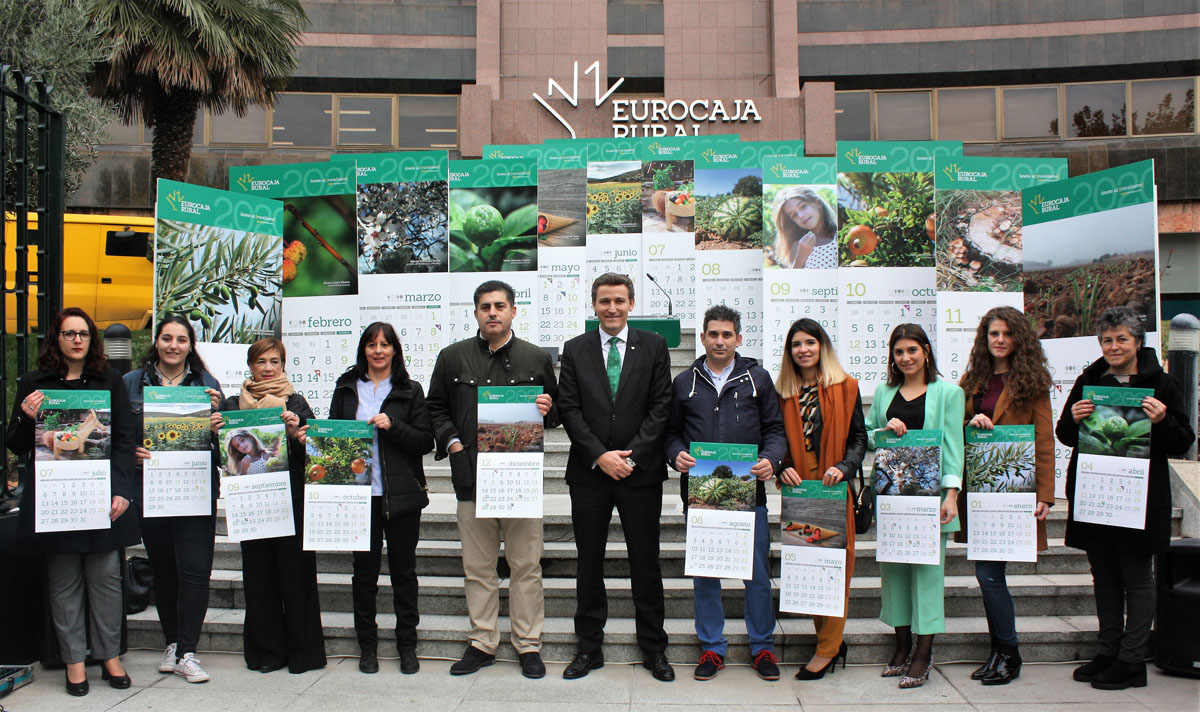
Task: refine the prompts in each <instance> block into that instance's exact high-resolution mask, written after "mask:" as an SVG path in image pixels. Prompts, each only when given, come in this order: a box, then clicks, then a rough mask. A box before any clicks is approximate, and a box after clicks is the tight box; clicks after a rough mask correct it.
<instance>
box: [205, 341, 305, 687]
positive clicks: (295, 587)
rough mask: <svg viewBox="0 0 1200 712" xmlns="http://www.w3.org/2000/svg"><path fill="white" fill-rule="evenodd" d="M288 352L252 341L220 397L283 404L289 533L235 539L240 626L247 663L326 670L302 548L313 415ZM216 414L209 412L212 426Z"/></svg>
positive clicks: (243, 404) (246, 404)
mask: <svg viewBox="0 0 1200 712" xmlns="http://www.w3.org/2000/svg"><path fill="white" fill-rule="evenodd" d="M286 363H287V349H286V348H285V347H284V345H283V342H282V341H280V340H279V339H274V338H266V339H259V340H258V341H255V342H254V343H253V344H251V345H250V348H249V350H248V351H247V352H246V364H247V365H248V366H249V367H250V378H248V379H247V380H246V381H245V382H244V383H243V384H242V391H241V393H239V394H238V395H236V396H230V397H229V398H226V399H225V403H224V404H223V405H222V406H221V410H222V411H230V410H250V409H252V408H283V422H284V424H285V425H286V426H287V435H288V474H289V475H290V476H291V486H292V518H293V521H294V523H295V527H296V533H295V534H293V535H292V536H280V537H274V538H271V539H252V540H249V541H243V542H242V581H243V583H244V584H245V587H246V622H245V625H244V626H243V627H242V641H243V646H244V649H245V652H244V656H245V659H246V667H248V668H249V669H251V670H258V671H259V672H264V673H265V672H273V671H275V670H278V669H280V668H282V667H283V666H284V665H286V666H287V669H288V672H291V673H302V672H306V671H308V670H316V669H319V668H323V667H325V635H324V630H323V629H322V627H321V602H320V599H319V594H318V591H317V554H316V552H313V551H304V548H303V542H304V537H303V534H302V531H303V523H304V499H303V495H304V439H305V431H306V430H308V426H307V425H305V423H306V422H307V421H308V420H309V419H310V418H312V417H313V412H312V408H310V407H309V405H308V401H306V400H304V396H302V395H300V394H299V393H296V392H295V390H294V389H293V388H292V383H291V381H289V380H288V377H287V374H286V373H284V364H286ZM220 418H221V415H220V414H219V413H214V414H213V423H214V425H216V424H218V423H219V422H220Z"/></svg>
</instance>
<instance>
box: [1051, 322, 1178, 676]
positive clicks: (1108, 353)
mask: <svg viewBox="0 0 1200 712" xmlns="http://www.w3.org/2000/svg"><path fill="white" fill-rule="evenodd" d="M1096 333H1097V334H1098V336H1099V339H1100V349H1101V351H1102V352H1103V356H1102V358H1100V359H1099V360H1098V361H1096V362H1095V363H1093V364H1092V365H1091V366H1088V367H1087V368H1086V369H1084V371H1083V373H1082V374H1080V375H1079V378H1078V379H1076V380H1075V385H1074V387H1073V388H1072V389H1071V394H1070V396H1069V397H1068V398H1067V403H1066V405H1065V406H1064V408H1063V412H1062V416H1061V417H1060V418H1059V420H1058V427H1057V428H1056V429H1055V433H1056V434H1057V435H1058V439H1059V440H1060V441H1062V443H1063V444H1065V445H1070V446H1071V448H1072V450H1071V462H1070V465H1069V466H1068V469H1067V500H1068V501H1070V502H1071V503H1072V507H1071V512H1070V516H1069V518H1068V519H1067V536H1066V543H1067V546H1072V547H1075V548H1076V549H1083V550H1084V551H1086V552H1087V556H1088V563H1089V564H1090V565H1091V569H1092V581H1093V587H1094V589H1095V596H1096V617H1097V618H1099V620H1100V633H1099V638H1100V653H1099V654H1098V655H1097V656H1096V657H1095V658H1093V659H1092V660H1091V662H1089V663H1087V664H1086V665H1083V666H1081V667H1079V668H1076V670H1075V673H1074V678H1075V679H1076V680H1079V681H1080V682H1090V683H1091V684H1092V687H1095V688H1098V689H1102V690H1123V689H1125V688H1128V687H1131V686H1132V687H1145V685H1146V663H1145V659H1146V656H1145V650H1146V641H1147V639H1148V638H1149V635H1150V626H1151V624H1152V623H1153V621H1154V573H1153V571H1152V567H1151V564H1152V561H1153V557H1154V555H1155V554H1159V553H1162V552H1163V551H1164V550H1166V548H1167V543H1168V541H1169V540H1170V536H1171V481H1170V472H1169V470H1168V465H1167V457H1169V456H1179V455H1182V454H1183V453H1184V452H1186V451H1187V449H1188V447H1190V446H1191V444H1192V442H1193V440H1194V438H1195V434H1194V432H1193V430H1192V426H1191V425H1190V424H1189V423H1188V422H1187V415H1186V411H1185V410H1184V408H1183V398H1182V397H1181V396H1180V393H1179V388H1178V386H1176V384H1175V381H1174V380H1173V379H1172V378H1171V377H1170V376H1168V375H1167V374H1166V373H1165V372H1163V370H1162V367H1161V366H1160V365H1159V363H1158V357H1157V356H1156V355H1155V353H1154V350H1153V349H1150V348H1145V347H1144V346H1143V343H1144V340H1145V332H1144V330H1143V327H1142V323H1141V318H1140V315H1139V314H1138V313H1137V312H1136V311H1134V310H1133V309H1130V308H1128V307H1115V308H1112V309H1108V310H1106V311H1105V312H1104V313H1103V314H1101V315H1100V319H1099V320H1098V322H1097V326H1096ZM1084 386H1104V387H1122V386H1124V387H1129V388H1150V389H1153V390H1154V395H1153V396H1148V397H1146V398H1145V399H1144V400H1143V401H1142V410H1143V411H1144V412H1145V413H1146V416H1147V417H1148V418H1149V419H1150V422H1151V423H1152V425H1151V428H1150V473H1149V483H1148V492H1147V498H1146V522H1145V527H1144V528H1143V529H1140V530H1139V529H1130V528H1127V527H1117V526H1109V525H1105V524H1095V523H1090V522H1080V521H1076V519H1075V507H1074V506H1073V505H1074V502H1075V482H1076V474H1077V473H1076V466H1077V463H1078V460H1079V448H1078V443H1079V424H1080V423H1081V422H1082V421H1083V420H1084V419H1085V418H1087V417H1088V416H1089V415H1091V413H1092V411H1093V410H1095V405H1094V404H1093V403H1092V401H1091V400H1085V399H1084V398H1083V388H1084Z"/></svg>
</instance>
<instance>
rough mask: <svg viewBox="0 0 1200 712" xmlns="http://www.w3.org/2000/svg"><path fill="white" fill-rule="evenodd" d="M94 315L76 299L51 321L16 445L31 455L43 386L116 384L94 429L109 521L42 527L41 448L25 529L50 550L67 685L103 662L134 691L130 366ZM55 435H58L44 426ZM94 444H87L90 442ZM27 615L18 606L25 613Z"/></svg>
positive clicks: (78, 690) (24, 475) (18, 409)
mask: <svg viewBox="0 0 1200 712" xmlns="http://www.w3.org/2000/svg"><path fill="white" fill-rule="evenodd" d="M99 336H100V335H99V333H98V331H97V329H96V324H95V322H93V321H92V318H91V317H90V316H88V315H87V312H85V311H83V310H82V309H78V308H75V307H68V308H67V309H64V310H62V312H60V313H59V314H58V315H57V316H56V317H55V319H54V322H53V323H52V324H51V325H50V330H49V332H48V335H47V338H46V341H45V343H44V344H43V345H42V348H41V349H40V350H39V352H38V357H37V369H36V370H33V371H30V372H29V373H26V374H25V375H23V376H21V379H20V380H19V381H18V383H17V393H16V399H15V403H14V406H13V412H12V417H11V419H10V420H9V426H8V433H7V438H8V448H9V450H11V451H12V452H13V453H14V454H16V455H27V454H31V453H32V451H33V450H34V447H35V437H36V428H37V423H38V415H39V411H40V410H41V407H42V403H43V401H44V400H45V394H44V393H43V391H44V390H75V391H107V392H108V393H109V397H110V399H111V400H110V407H111V410H110V414H111V420H110V422H109V423H108V424H107V425H103V424H101V425H100V426H98V427H96V428H95V429H93V430H92V433H93V434H96V433H97V432H99V433H100V434H101V436H103V435H104V431H105V430H107V434H108V435H109V436H110V437H111V441H110V452H109V457H110V465H109V473H110V484H111V492H112V502H111V505H110V507H109V509H108V513H107V514H108V516H107V519H108V521H109V526H108V527H106V528H102V529H88V530H76V531H61V532H41V533H36V524H35V521H34V515H35V513H36V512H37V509H38V507H37V503H38V492H37V482H36V480H35V478H34V471H35V466H34V460H35V459H40V458H42V457H47V455H44V454H42V453H32V454H33V455H34V456H33V457H30V458H29V459H28V461H27V464H26V466H25V468H24V469H23V471H22V472H21V480H22V482H24V484H25V489H24V492H23V493H22V496H21V511H20V515H19V519H18V531H19V533H20V534H19V535H20V537H21V539H22V540H23V541H24V542H27V545H28V547H29V548H30V549H31V550H32V551H34V552H36V553H40V554H44V555H45V557H46V569H47V581H46V585H47V589H48V595H49V599H50V614H51V618H52V620H53V622H54V631H55V634H56V636H57V638H58V645H59V649H60V651H61V654H62V660H63V662H64V663H66V666H67V672H66V689H67V692H68V693H69V694H71V695H74V696H76V697H82V696H83V695H86V694H87V693H88V681H87V673H86V671H85V669H84V662H85V660H86V658H87V657H88V652H89V649H90V652H91V657H92V658H94V659H98V660H101V661H103V666H102V669H101V677H102V678H103V679H105V680H107V681H108V684H109V685H110V686H111V687H115V688H117V689H126V688H128V687H129V686H130V685H131V684H132V683H131V681H130V679H129V675H127V674H126V672H125V668H124V666H122V665H121V659H120V658H119V657H118V655H119V654H120V646H121V626H122V622H123V620H124V616H125V611H124V609H123V606H124V601H123V598H122V590H121V565H122V563H123V562H122V560H121V550H122V549H123V548H124V547H127V546H133V545H134V544H136V543H137V542H138V523H137V512H136V511H134V512H129V511H128V510H129V503H130V502H132V501H133V500H134V499H135V497H136V494H137V491H136V478H135V475H134V467H133V449H134V444H135V441H134V422H133V418H131V417H130V415H129V414H130V407H129V397H128V396H127V395H126V392H125V384H124V383H122V382H121V374H120V373H118V372H117V371H116V370H114V369H112V368H109V365H108V359H107V358H106V357H105V356H104V349H103V346H102V345H101V343H100V338H99ZM44 435H47V436H53V433H49V432H47V433H44ZM83 445H86V443H85V444H81V447H82V446H83ZM18 614H19V613H18Z"/></svg>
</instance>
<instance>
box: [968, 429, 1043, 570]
mask: <svg viewBox="0 0 1200 712" xmlns="http://www.w3.org/2000/svg"><path fill="white" fill-rule="evenodd" d="M964 439H965V443H966V445H965V450H964V456H965V468H964V469H965V472H964V474H965V476H966V480H965V485H966V492H967V511H966V512H963V513H962V515H963V517H964V518H965V519H966V524H967V558H968V559H971V560H983V561H1037V522H1036V520H1035V519H1034V517H1033V510H1034V507H1036V506H1037V501H1036V497H1037V495H1036V494H1035V492H1036V481H1035V479H1034V429H1033V426H1032V425H997V426H995V427H994V428H992V429H991V430H983V429H980V428H973V427H968V428H967V429H966V433H965V438H964Z"/></svg>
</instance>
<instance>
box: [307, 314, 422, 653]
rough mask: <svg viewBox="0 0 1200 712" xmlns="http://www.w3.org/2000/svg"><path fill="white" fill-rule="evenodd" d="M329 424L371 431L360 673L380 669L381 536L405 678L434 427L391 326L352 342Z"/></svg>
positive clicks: (357, 560) (359, 607)
mask: <svg viewBox="0 0 1200 712" xmlns="http://www.w3.org/2000/svg"><path fill="white" fill-rule="evenodd" d="M329 417H330V418H335V419H339V420H365V421H367V422H369V423H371V424H373V425H374V426H375V442H374V448H373V449H374V455H375V456H374V457H373V458H372V460H371V473H370V474H371V548H370V550H368V551H356V552H354V577H353V578H352V579H351V587H352V589H353V595H354V630H355V632H356V633H357V635H358V646H359V649H360V651H361V655H360V657H359V661H358V667H359V669H360V670H362V671H363V672H365V673H373V672H378V670H379V626H378V625H376V623H375V597H376V594H377V593H378V591H379V567H380V564H381V563H382V555H383V537H384V535H386V536H387V543H388V548H387V550H388V568H389V570H390V572H391V578H392V606H393V608H395V611H396V648H397V652H398V653H399V655H400V672H402V673H404V674H406V675H411V674H412V673H415V672H417V670H419V669H420V663H419V662H418V661H417V624H418V623H419V622H420V620H421V617H420V614H419V613H418V612H417V542H418V541H419V540H420V538H421V510H422V509H424V508H425V507H426V505H428V504H429V495H428V487H426V485H425V470H424V469H423V468H422V466H421V456H422V455H424V454H425V453H427V452H432V451H433V446H434V440H433V424H432V422H431V421H430V420H429V412H428V411H427V410H426V409H425V393H424V391H422V390H421V384H419V383H417V382H416V381H413V380H411V379H410V378H409V377H408V371H407V370H406V369H405V368H404V354H403V353H402V351H401V346H400V339H399V337H397V336H396V331H395V329H393V328H392V326H391V325H390V324H385V323H383V322H379V321H377V322H375V323H373V324H371V325H370V326H368V327H367V328H366V330H365V331H363V334H362V338H360V339H359V341H358V357H357V359H356V362H355V365H354V366H353V367H351V368H350V370H348V371H346V373H344V374H342V376H341V378H339V379H338V381H337V385H336V387H335V388H334V391H333V402H332V403H330V406H329Z"/></svg>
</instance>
